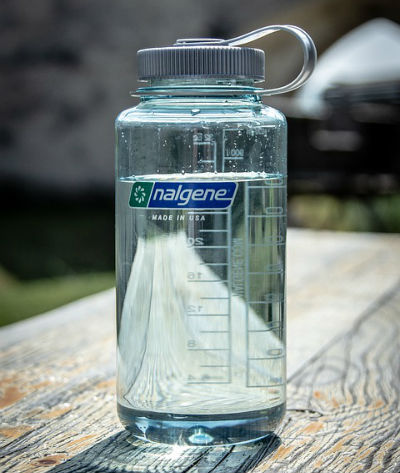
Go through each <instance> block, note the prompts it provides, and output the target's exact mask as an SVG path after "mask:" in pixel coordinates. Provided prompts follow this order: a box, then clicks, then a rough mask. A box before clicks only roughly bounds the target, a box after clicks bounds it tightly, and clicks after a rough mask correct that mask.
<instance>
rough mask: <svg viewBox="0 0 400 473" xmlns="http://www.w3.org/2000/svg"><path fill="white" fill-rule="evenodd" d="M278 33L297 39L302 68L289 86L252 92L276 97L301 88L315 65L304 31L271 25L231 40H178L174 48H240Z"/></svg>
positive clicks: (306, 34)
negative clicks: (213, 46)
mask: <svg viewBox="0 0 400 473" xmlns="http://www.w3.org/2000/svg"><path fill="white" fill-rule="evenodd" d="M278 31H286V32H287V33H290V34H291V35H293V36H294V37H295V38H296V39H298V40H299V41H300V43H301V46H302V49H303V58H304V61H303V67H302V69H301V71H300V73H299V75H298V76H297V77H296V78H295V79H294V80H293V81H292V82H289V84H286V85H284V86H282V87H277V88H276V89H257V90H255V91H254V93H255V94H257V95H276V94H284V93H286V92H290V91H292V90H295V89H298V88H299V87H301V86H302V85H303V84H304V83H305V82H306V81H307V79H308V78H309V77H310V75H311V74H312V72H313V70H314V68H315V65H316V63H317V50H316V48H315V44H314V42H313V40H312V39H311V37H310V35H309V34H308V33H306V32H305V31H304V30H302V29H301V28H299V27H297V26H293V25H271V26H264V27H263V28H259V29H258V30H254V31H250V33H246V34H244V35H241V36H237V37H236V38H232V39H226V40H224V39H213V38H196V39H178V40H177V42H176V43H175V46H188V45H189V46H197V45H199V46H204V45H207V46H211V45H216V46H240V45H242V44H248V43H251V42H252V41H255V40H257V39H259V38H262V37H263V36H267V35H269V34H272V33H276V32H278Z"/></svg>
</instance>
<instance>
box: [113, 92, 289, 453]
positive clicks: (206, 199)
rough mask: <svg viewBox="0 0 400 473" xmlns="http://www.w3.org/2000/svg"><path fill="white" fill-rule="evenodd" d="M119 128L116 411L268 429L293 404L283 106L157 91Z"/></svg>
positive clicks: (167, 435) (186, 434) (180, 435)
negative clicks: (288, 362)
mask: <svg viewBox="0 0 400 473" xmlns="http://www.w3.org/2000/svg"><path fill="white" fill-rule="evenodd" d="M116 136H117V176H116V193H117V197H116V260H117V330H118V381H117V383H118V385H117V390H118V410H119V415H120V418H121V421H122V423H123V424H124V426H125V427H126V428H127V429H129V430H130V431H132V432H133V433H134V435H136V436H138V437H140V438H143V439H146V440H153V441H160V442H166V443H178V444H179V443H181V444H189V445H212V444H230V443H239V442H246V441H251V440H255V439H257V438H260V437H263V436H265V435H267V434H268V433H269V432H271V431H272V430H274V428H275V427H276V425H277V424H278V423H279V421H280V420H281V418H282V416H283V414H284V406H285V383H286V380H285V372H286V367H285V241H286V122H285V119H284V117H283V115H282V114H281V113H280V112H278V111H276V110H274V109H271V108H269V107H265V106H264V105H263V104H262V103H261V102H260V101H259V100H258V99H256V98H254V97H252V96H239V97H231V98H229V97H225V98H222V97H206V96H201V97H193V98H191V97H169V98H150V99H148V100H144V101H142V102H141V104H140V105H139V106H138V107H136V108H134V109H131V110H127V111H125V112H123V113H122V114H121V115H120V116H119V117H118V119H117V121H116Z"/></svg>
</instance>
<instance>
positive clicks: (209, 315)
mask: <svg viewBox="0 0 400 473" xmlns="http://www.w3.org/2000/svg"><path fill="white" fill-rule="evenodd" d="M186 315H187V316H188V317H229V314H186Z"/></svg>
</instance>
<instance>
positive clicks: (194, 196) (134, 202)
mask: <svg viewBox="0 0 400 473" xmlns="http://www.w3.org/2000/svg"><path fill="white" fill-rule="evenodd" d="M236 191H237V183H236V182H230V181H224V182H215V181H213V182H204V181H203V182H193V181H188V182H178V181H156V182H150V181H140V182H135V183H134V184H133V186H132V190H131V195H130V199H129V206H130V207H141V208H143V207H144V208H151V209H227V208H228V207H230V206H231V204H232V202H233V200H234V198H235V195H236Z"/></svg>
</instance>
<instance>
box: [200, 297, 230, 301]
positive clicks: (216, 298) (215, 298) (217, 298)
mask: <svg viewBox="0 0 400 473" xmlns="http://www.w3.org/2000/svg"><path fill="white" fill-rule="evenodd" d="M200 299H213V300H219V299H225V300H226V299H229V297H200Z"/></svg>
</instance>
